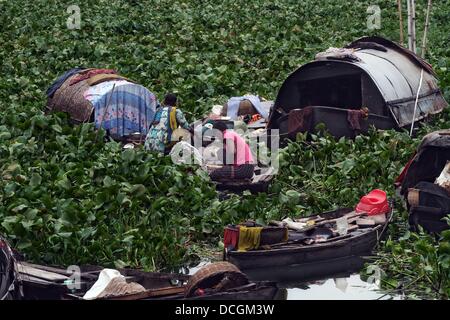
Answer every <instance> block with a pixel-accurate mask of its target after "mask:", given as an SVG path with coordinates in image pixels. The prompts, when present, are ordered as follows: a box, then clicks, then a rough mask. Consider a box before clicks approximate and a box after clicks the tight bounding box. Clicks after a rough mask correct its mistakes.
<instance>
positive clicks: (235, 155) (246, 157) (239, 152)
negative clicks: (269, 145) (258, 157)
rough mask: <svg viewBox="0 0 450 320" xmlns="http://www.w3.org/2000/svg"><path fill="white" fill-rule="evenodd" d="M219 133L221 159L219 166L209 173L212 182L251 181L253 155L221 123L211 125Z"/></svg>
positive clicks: (247, 147)
mask: <svg viewBox="0 0 450 320" xmlns="http://www.w3.org/2000/svg"><path fill="white" fill-rule="evenodd" d="M213 129H216V130H218V131H219V133H221V138H222V143H223V159H222V163H224V165H223V166H221V167H220V168H218V169H215V170H213V171H211V172H210V174H209V175H210V177H211V179H212V180H215V181H220V180H229V179H251V178H252V177H253V173H254V170H255V164H254V161H253V155H252V152H251V150H250V147H249V145H248V144H247V142H245V140H244V139H243V138H242V137H241V136H239V135H238V134H237V133H236V132H234V131H233V130H229V129H228V128H227V125H226V124H225V123H224V122H222V121H217V122H216V123H214V125H213Z"/></svg>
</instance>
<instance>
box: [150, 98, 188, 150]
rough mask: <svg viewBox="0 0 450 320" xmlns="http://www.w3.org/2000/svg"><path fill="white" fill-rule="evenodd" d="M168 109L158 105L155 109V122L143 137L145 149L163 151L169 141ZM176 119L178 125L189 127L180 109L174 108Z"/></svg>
mask: <svg viewBox="0 0 450 320" xmlns="http://www.w3.org/2000/svg"><path fill="white" fill-rule="evenodd" d="M169 109H170V107H160V108H159V109H158V110H157V112H156V113H157V115H156V116H155V120H156V121H155V122H156V123H154V124H153V125H152V126H151V128H150V130H149V132H148V134H147V137H146V138H145V149H147V150H150V151H158V152H161V153H164V151H165V150H166V146H167V144H168V143H169V142H170V141H168V136H169V129H170V124H169V117H170V114H169V112H170V111H169ZM158 113H159V114H158ZM158 119H159V121H158ZM176 119H177V123H178V125H179V126H180V127H182V128H184V129H189V123H188V122H187V121H186V118H185V117H184V114H183V112H182V111H181V110H180V109H177V110H176Z"/></svg>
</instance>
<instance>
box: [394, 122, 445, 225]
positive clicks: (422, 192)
mask: <svg viewBox="0 0 450 320" xmlns="http://www.w3.org/2000/svg"><path fill="white" fill-rule="evenodd" d="M448 161H450V130H449V129H445V130H439V131H435V132H431V133H429V134H427V135H426V136H425V137H424V138H423V139H422V142H421V144H420V145H419V147H418V149H417V152H416V154H415V155H414V156H413V157H412V158H411V160H410V161H409V162H408V163H407V164H406V166H405V168H404V169H403V171H402V173H401V174H400V176H399V177H398V178H397V181H396V186H397V187H398V188H399V189H400V193H401V194H402V195H403V196H404V198H405V201H406V205H407V208H408V211H409V223H410V226H411V228H412V229H413V230H417V229H418V227H419V226H420V227H422V228H424V229H425V230H426V231H428V232H434V233H440V232H441V231H443V230H446V229H449V228H450V226H449V225H448V223H447V222H446V221H445V219H444V218H445V217H446V216H447V215H448V214H449V213H450V194H449V192H448V188H443V187H442V186H440V185H438V184H436V183H435V182H436V178H437V177H438V176H439V175H440V174H441V172H442V171H443V170H444V168H445V167H446V165H447V162H448Z"/></svg>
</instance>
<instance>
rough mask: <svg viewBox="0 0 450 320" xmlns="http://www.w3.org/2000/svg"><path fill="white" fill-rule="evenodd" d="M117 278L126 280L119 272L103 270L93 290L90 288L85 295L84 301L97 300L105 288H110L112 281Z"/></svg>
mask: <svg viewBox="0 0 450 320" xmlns="http://www.w3.org/2000/svg"><path fill="white" fill-rule="evenodd" d="M117 277H122V278H125V277H124V276H123V275H121V274H120V272H119V271H117V270H114V269H103V270H102V271H101V272H100V275H99V276H98V279H97V281H96V282H95V283H94V285H93V286H92V288H90V289H89V290H88V291H87V292H86V293H85V295H84V296H83V299H85V300H92V299H96V298H97V297H98V296H99V295H100V294H101V293H102V292H103V291H104V290H105V288H106V287H107V286H108V284H109V283H110V282H111V280H112V279H114V278H117Z"/></svg>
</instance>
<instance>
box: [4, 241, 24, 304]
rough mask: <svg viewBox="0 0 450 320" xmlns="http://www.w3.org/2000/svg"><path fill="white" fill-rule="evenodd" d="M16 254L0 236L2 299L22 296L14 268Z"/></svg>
mask: <svg viewBox="0 0 450 320" xmlns="http://www.w3.org/2000/svg"><path fill="white" fill-rule="evenodd" d="M14 262H15V259H14V254H13V252H12V250H11V248H10V247H9V245H8V243H7V242H6V240H5V239H3V238H2V236H0V300H12V299H18V298H20V294H21V293H20V290H19V282H18V280H17V273H16V270H15V268H14Z"/></svg>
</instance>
